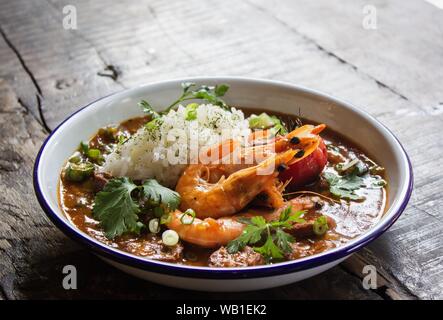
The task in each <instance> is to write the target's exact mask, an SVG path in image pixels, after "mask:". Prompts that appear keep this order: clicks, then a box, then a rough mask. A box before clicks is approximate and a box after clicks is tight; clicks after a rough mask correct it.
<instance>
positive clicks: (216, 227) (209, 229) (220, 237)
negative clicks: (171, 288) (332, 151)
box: [166, 198, 312, 248]
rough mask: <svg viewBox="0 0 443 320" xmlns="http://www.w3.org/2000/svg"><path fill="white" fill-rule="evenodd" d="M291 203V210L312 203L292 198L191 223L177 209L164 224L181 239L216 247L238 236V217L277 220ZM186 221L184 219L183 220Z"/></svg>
mask: <svg viewBox="0 0 443 320" xmlns="http://www.w3.org/2000/svg"><path fill="white" fill-rule="evenodd" d="M289 205H291V207H292V211H293V212H295V211H300V210H305V209H310V208H311V207H312V203H311V202H310V201H307V200H305V199H303V200H301V199H299V198H296V199H292V200H290V201H288V202H287V203H284V205H283V206H282V207H280V208H279V209H276V210H271V211H270V210H263V209H261V210H260V209H256V210H253V209H250V210H248V211H246V212H243V213H239V214H236V215H234V216H231V217H222V218H218V219H214V218H205V219H199V218H194V219H193V220H192V223H189V224H186V223H183V222H184V221H183V220H184V219H183V215H184V213H182V212H181V211H179V210H175V211H174V212H172V213H170V219H169V222H167V223H166V226H167V227H168V228H169V229H172V230H174V231H175V232H177V233H178V235H179V236H180V239H182V240H183V241H186V242H189V243H192V244H195V245H198V246H200V247H205V248H218V247H221V246H225V245H227V244H228V243H229V242H230V241H232V240H234V239H236V238H237V237H239V236H240V235H241V234H242V232H243V230H244V228H245V224H243V223H241V222H239V221H238V219H239V218H251V217H253V216H258V215H260V216H262V217H263V218H265V220H266V221H272V220H278V219H279V217H280V213H281V211H282V210H283V209H285V208H286V207H287V206H289ZM185 222H186V221H185Z"/></svg>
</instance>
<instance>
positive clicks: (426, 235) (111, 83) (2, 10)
mask: <svg viewBox="0 0 443 320" xmlns="http://www.w3.org/2000/svg"><path fill="white" fill-rule="evenodd" d="M368 2H369V1H364V0H352V1H351V0H346V1H344V0H342V1H329V0H298V1H291V0H283V1H281V0H280V1H276V0H274V1H272V0H271V1H270V0H247V1H238V0H225V1H197V0H188V1H178V0H177V1H176V0H174V1H171V0H168V1H160V0H154V1H130V0H120V1H104V0H94V1H87V0H76V1H65V0H63V1H55V0H46V1H45V0H38V1H37V0H36V1H28V0H14V1H9V0H0V34H1V36H0V136H1V139H0V299H17V298H18V299H20V298H44V299H46V298H136V299H138V298H145V299H151V298H152V299H155V298H184V297H185V298H227V297H229V298H232V299H243V298H271V299H311V298H312V299H318V298H330V299H417V298H418V299H436V298H440V299H441V298H443V293H442V292H443V272H442V271H443V268H442V259H443V224H442V211H443V210H442V209H443V198H442V191H443V188H442V185H443V170H442V168H443V160H442V159H443V157H442V156H443V152H442V150H443V135H442V133H441V131H442V129H441V128H442V126H443V10H441V9H439V8H437V7H436V6H434V5H432V4H430V3H429V2H432V1H429V2H427V1H424V0H410V1H401V0H392V1H387V0H373V1H370V4H371V5H372V6H373V7H370V8H369V10H373V9H374V8H375V9H376V18H377V20H376V22H377V28H376V29H367V28H364V27H363V24H362V23H363V21H364V19H365V16H366V14H367V13H366V14H365V13H364V9H365V6H366V5H368V4H369V3H368ZM68 4H73V5H74V6H75V8H76V12H77V29H76V30H65V29H64V28H63V22H62V21H63V18H64V16H65V15H64V14H63V8H64V7H65V6H66V5H68ZM366 9H367V8H366ZM371 12H373V11H371ZM198 75H239V76H247V77H260V78H267V79H277V80H283V81H289V82H291V83H296V84H300V85H303V86H307V87H311V88H314V89H318V90H321V91H324V92H327V93H330V94H332V95H335V96H337V97H340V98H343V99H345V100H347V101H350V102H352V103H354V104H356V105H358V106H360V107H361V108H363V109H364V110H366V111H368V112H369V113H370V114H372V115H374V116H376V117H377V119H379V120H380V121H381V122H383V123H384V124H386V125H387V126H388V127H389V128H390V129H391V130H392V131H393V132H394V133H395V134H396V135H397V137H398V138H399V139H400V140H401V142H402V143H403V145H404V147H405V148H406V150H407V152H408V154H409V155H410V157H411V159H412V162H413V167H414V175H415V189H414V193H413V196H412V199H411V201H410V203H409V206H408V208H407V209H406V211H405V212H404V214H403V215H402V216H401V218H400V219H399V220H398V221H397V222H396V223H395V225H394V226H393V227H392V228H391V229H390V230H389V231H388V232H386V233H385V234H384V235H383V236H382V237H380V238H379V239H377V240H376V241H375V242H373V243H372V244H371V245H369V246H368V247H366V248H364V249H362V250H361V251H359V252H358V253H357V254H355V255H353V256H352V257H351V258H350V259H348V260H347V261H346V262H344V263H342V264H340V265H339V266H337V267H335V268H332V269H331V270H329V271H327V272H324V273H323V274H320V275H318V276H316V277H313V278H311V279H308V280H305V281H302V282H300V283H296V284H292V285H288V286H285V287H280V288H275V289H271V290H265V291H256V292H251V293H236V294H217V293H214V294H208V293H201V292H189V291H185V290H178V289H171V288H167V287H163V286H160V285H156V284H152V283H149V282H144V281H141V280H138V279H136V278H132V277H130V276H127V275H125V274H123V273H121V272H119V271H117V270H115V269H113V268H111V267H109V266H108V265H106V264H105V263H103V262H102V261H101V260H99V259H98V258H96V257H95V256H93V255H92V254H90V253H89V252H87V251H86V250H84V249H83V248H82V247H80V246H78V245H77V244H76V243H74V242H73V241H71V240H70V239H68V238H67V237H66V236H64V235H63V234H62V233H61V232H60V231H59V230H58V229H57V228H56V227H55V226H54V225H53V224H52V223H51V222H50V221H49V220H48V219H47V218H46V216H45V214H44V212H43V211H42V210H41V209H40V207H39V205H38V203H37V201H36V198H35V196H34V192H33V187H32V177H31V174H32V167H33V164H34V159H35V156H36V154H37V151H38V150H39V148H40V146H41V144H42V142H43V140H44V139H45V137H46V136H47V135H48V133H49V132H50V131H51V130H52V129H53V128H55V127H56V126H57V124H59V123H60V122H61V121H62V120H63V119H64V118H65V117H66V116H68V115H69V114H70V113H72V112H74V111H75V110H77V109H78V108H79V107H80V106H82V105H84V104H86V103H88V102H90V101H93V100H95V99H97V98H100V97H102V96H104V95H107V94H110V93H113V92H116V91H119V90H122V89H125V88H131V87H134V86H137V85H140V84H143V83H147V82H151V81H157V80H162V79H170V78H177V77H185V76H198ZM68 264H71V265H75V266H76V267H77V270H78V281H79V283H78V289H77V290H64V289H63V288H62V278H63V274H62V268H63V266H65V265H68ZM366 264H372V265H374V266H376V268H377V272H378V277H379V278H378V288H377V289H376V290H365V289H363V287H362V281H361V279H362V277H363V275H362V268H363V266H364V265H366Z"/></svg>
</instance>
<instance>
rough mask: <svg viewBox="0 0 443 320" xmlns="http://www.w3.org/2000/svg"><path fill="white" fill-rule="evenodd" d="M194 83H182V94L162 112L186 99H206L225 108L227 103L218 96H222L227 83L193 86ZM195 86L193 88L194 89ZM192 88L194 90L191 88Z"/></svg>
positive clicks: (166, 111) (225, 90) (227, 87)
mask: <svg viewBox="0 0 443 320" xmlns="http://www.w3.org/2000/svg"><path fill="white" fill-rule="evenodd" d="M195 87H196V84H195V83H192V82H185V83H182V89H183V92H182V95H181V96H180V97H179V98H178V99H177V100H176V101H174V102H173V103H172V104H171V105H170V106H169V107H168V108H167V109H166V110H165V111H164V112H163V113H168V112H169V111H170V110H171V109H172V108H174V107H175V106H176V105H177V104H179V103H181V102H183V101H186V100H206V101H207V102H209V103H212V104H214V105H217V106H220V107H222V108H225V109H227V108H228V105H227V104H226V102H224V101H223V100H222V99H221V98H220V97H223V96H224V95H225V94H226V92H227V91H228V89H229V85H227V84H220V85H216V86H207V85H202V86H200V87H198V88H195ZM194 88H195V89H194ZM193 89H194V90H193Z"/></svg>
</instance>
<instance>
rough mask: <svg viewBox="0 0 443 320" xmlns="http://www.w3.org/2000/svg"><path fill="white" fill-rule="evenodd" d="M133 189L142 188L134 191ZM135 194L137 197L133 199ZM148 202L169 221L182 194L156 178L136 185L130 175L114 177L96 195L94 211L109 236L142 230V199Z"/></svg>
mask: <svg viewBox="0 0 443 320" xmlns="http://www.w3.org/2000/svg"><path fill="white" fill-rule="evenodd" d="M134 190H139V192H137V193H135V192H133V191H134ZM134 194H136V195H135V197H136V200H138V201H135V200H134V199H133V197H134ZM139 200H144V201H146V202H148V205H149V208H150V209H152V212H153V214H154V215H155V216H157V217H161V218H162V221H163V222H164V221H167V218H168V217H167V215H168V213H169V212H170V211H172V210H175V209H177V207H178V205H179V204H180V196H179V194H178V193H177V192H175V191H173V190H171V189H168V188H166V187H163V186H162V185H161V184H159V183H158V182H157V181H156V180H155V179H148V180H146V181H145V182H144V183H143V185H141V186H137V185H136V184H135V183H133V182H132V181H131V180H130V179H129V178H113V179H111V180H109V182H108V183H107V184H106V185H105V187H104V188H103V190H102V191H100V192H99V193H97V195H96V196H95V201H94V206H93V208H92V213H93V216H94V218H95V219H97V220H98V221H100V225H101V226H102V227H103V230H104V231H105V235H106V237H107V238H109V239H114V238H115V237H117V236H120V235H122V234H124V233H127V232H133V233H137V234H138V233H140V231H141V228H143V227H144V225H143V223H141V222H140V221H139V213H140V212H141V210H140V201H139Z"/></svg>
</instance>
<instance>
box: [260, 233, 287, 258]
mask: <svg viewBox="0 0 443 320" xmlns="http://www.w3.org/2000/svg"><path fill="white" fill-rule="evenodd" d="M283 232H284V231H283ZM254 250H255V252H258V253H260V254H261V255H262V256H264V257H265V258H267V259H281V258H283V253H282V251H281V250H280V248H279V247H277V245H276V244H275V243H274V241H273V239H272V236H271V235H269V236H268V238H267V239H266V242H265V244H264V245H263V246H261V247H254Z"/></svg>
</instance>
